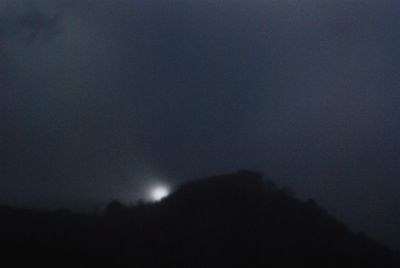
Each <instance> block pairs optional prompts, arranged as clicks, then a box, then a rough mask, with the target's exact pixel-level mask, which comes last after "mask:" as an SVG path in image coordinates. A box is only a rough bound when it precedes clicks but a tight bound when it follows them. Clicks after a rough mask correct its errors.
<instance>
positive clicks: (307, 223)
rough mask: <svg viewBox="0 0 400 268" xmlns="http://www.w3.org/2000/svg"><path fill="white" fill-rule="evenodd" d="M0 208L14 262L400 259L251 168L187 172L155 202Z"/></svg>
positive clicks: (263, 263)
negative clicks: (95, 212) (71, 209)
mask: <svg viewBox="0 0 400 268" xmlns="http://www.w3.org/2000/svg"><path fill="white" fill-rule="evenodd" d="M0 215H1V223H0V228H1V229H0V230H1V232H2V234H1V237H2V239H1V243H2V244H3V246H4V248H5V250H3V251H2V259H3V263H5V262H6V261H8V262H9V263H11V264H14V265H24V266H25V265H28V266H32V265H33V264H35V263H43V264H44V265H45V266H55V267H98V266H101V267H103V266H109V267H122V266H123V267H125V266H130V267H163V266H165V265H172V267H233V266H236V267H400V262H399V259H398V256H397V255H396V254H397V253H395V252H393V251H391V250H389V249H388V248H386V247H385V246H383V245H380V244H378V243H376V242H374V241H372V240H370V239H369V238H367V237H366V236H365V235H362V234H353V233H352V232H350V231H349V230H348V229H347V227H346V226H344V225H343V224H341V223H339V222H338V221H336V220H335V219H333V218H332V217H330V216H329V215H328V214H327V213H325V212H324V211H323V210H322V209H320V208H319V207H318V206H317V204H316V203H315V202H313V201H307V202H301V201H299V200H297V199H296V198H294V197H292V195H291V194H290V192H289V191H287V190H285V189H281V188H277V187H276V186H275V185H273V184H272V183H270V182H268V181H266V180H264V179H263V178H262V176H261V175H260V174H258V173H253V172H239V173H236V174H229V175H223V176H217V177H212V178H207V179H204V180H198V181H193V182H190V183H187V184H185V185H182V186H181V187H179V188H178V190H177V191H175V192H174V193H173V194H171V195H170V196H169V197H167V198H165V199H164V200H163V201H162V202H158V203H153V204H140V205H136V206H133V207H126V206H123V205H121V204H119V203H118V202H113V203H112V204H110V206H109V207H108V209H107V211H106V213H105V215H104V216H90V215H77V214H72V213H67V212H53V213H45V212H34V211H28V210H16V209H10V208H0ZM12 256H16V257H12Z"/></svg>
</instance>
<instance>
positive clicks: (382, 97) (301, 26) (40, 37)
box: [0, 0, 400, 248]
mask: <svg viewBox="0 0 400 268" xmlns="http://www.w3.org/2000/svg"><path fill="white" fill-rule="evenodd" d="M396 2H397V1H394V0H393V1H385V0H384V1H382V0H380V1H378V0H377V1H361V0H352V1H335V0H320V1H317V0H315V1H312V0H304V1H300V0H281V1H278V0H270V1H268V0H264V1H261V0H259V1H250V0H249V1H244V0H242V1H228V0H226V1H224V0H220V1H200V0H186V1H183V0H180V1H178V0H175V1H173V0H148V1H144V0H143V1H139V0H133V1H127V0H125V1H122V0H116V1H109V0H92V1H89V0H87V1H83V0H82V1H78V0H60V1H50V0H41V1H39V0H30V1H28V0H0V161H1V162H0V171H1V174H0V176H1V177H0V202H2V203H7V204H14V205H20V206H34V207H51V208H55V207H60V206H68V207H73V208H76V207H80V206H81V207H88V206H94V204H103V203H104V202H107V201H108V200H110V199H113V198H120V199H122V200H125V201H126V202H133V201H134V200H136V199H137V198H140V197H143V192H144V189H145V188H146V185H148V184H150V183H152V182H154V181H164V182H167V183H172V184H176V183H180V182H182V181H184V180H185V179H190V178H195V177H199V176H205V175H215V174H218V173H224V172H231V171H235V170H238V169H240V168H247V169H255V170H259V171H262V172H263V173H264V174H265V175H267V176H268V177H270V178H271V179H273V180H274V181H275V182H277V183H278V184H279V185H284V186H289V187H292V188H293V189H294V190H295V191H296V192H297V194H298V195H299V196H300V197H304V198H308V197H312V198H315V199H317V200H318V202H319V203H321V204H322V206H324V207H325V208H327V209H328V210H329V211H330V212H332V213H334V214H335V215H337V216H338V217H339V218H340V219H342V220H344V221H345V222H346V223H349V224H351V226H352V227H353V228H354V229H355V230H364V231H367V232H368V233H370V234H372V235H373V236H374V237H377V238H378V239H381V240H384V241H387V242H388V243H391V244H392V245H395V246H398V247H399V248H400V230H399V229H398V226H400V207H399V206H400V205H399V204H400V194H399V190H400V163H399V162H400V121H399V120H400V87H399V86H400V68H399V67H400V19H399V14H400V13H399V12H400V4H398V3H396Z"/></svg>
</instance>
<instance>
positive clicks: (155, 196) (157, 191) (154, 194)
mask: <svg viewBox="0 0 400 268" xmlns="http://www.w3.org/2000/svg"><path fill="white" fill-rule="evenodd" d="M169 193H170V189H169V188H168V187H167V186H165V185H157V186H154V187H153V188H151V190H150V199H151V200H152V201H160V200H161V199H163V198H164V197H166V196H168V195H169Z"/></svg>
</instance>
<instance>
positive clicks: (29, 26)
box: [18, 12, 62, 39]
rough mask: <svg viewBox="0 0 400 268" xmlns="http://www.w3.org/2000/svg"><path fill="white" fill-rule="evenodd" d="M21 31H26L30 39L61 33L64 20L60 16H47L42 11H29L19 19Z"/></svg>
mask: <svg viewBox="0 0 400 268" xmlns="http://www.w3.org/2000/svg"><path fill="white" fill-rule="evenodd" d="M18 23H19V31H22V32H25V33H26V35H27V36H28V38H29V39H35V38H38V37H49V36H54V35H56V34H60V33H61V31H62V21H61V19H60V18H58V17H50V16H46V15H45V14H43V13H40V12H29V13H26V14H24V15H23V16H22V17H21V18H19V20H18Z"/></svg>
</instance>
